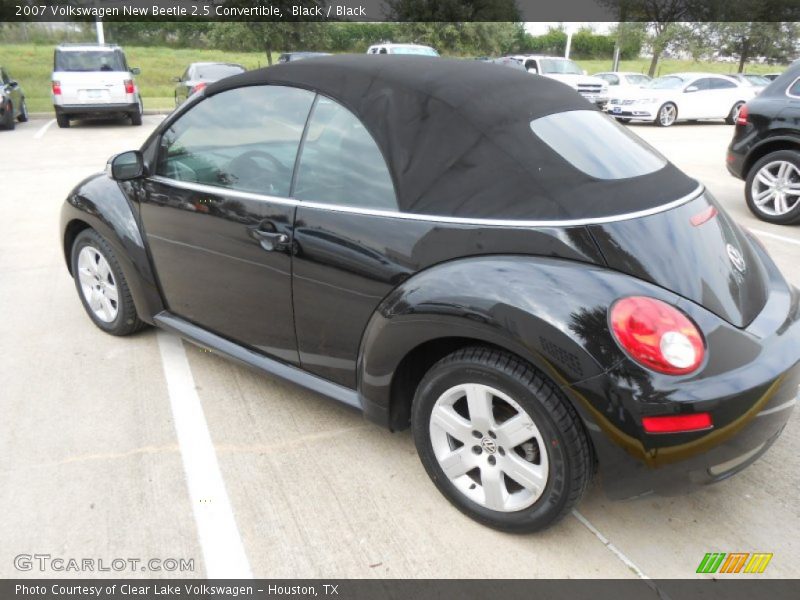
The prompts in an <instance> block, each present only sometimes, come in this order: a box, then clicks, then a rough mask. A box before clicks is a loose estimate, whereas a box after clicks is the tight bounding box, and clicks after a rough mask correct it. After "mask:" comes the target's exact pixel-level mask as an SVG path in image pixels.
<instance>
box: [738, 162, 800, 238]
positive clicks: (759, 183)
mask: <svg viewBox="0 0 800 600" xmlns="http://www.w3.org/2000/svg"><path fill="white" fill-rule="evenodd" d="M744 190H745V198H746V199H747V207H748V208H749V209H750V211H751V212H752V213H753V214H754V215H755V216H757V217H758V218H759V219H761V220H762V221H767V222H769V223H777V224H779V225H789V224H791V223H798V222H800V152H796V151H794V150H778V151H777V152H771V153H770V154H767V155H766V156H763V157H762V158H760V159H759V160H758V161H756V163H755V164H754V165H753V166H752V167H751V168H750V171H749V172H748V173H747V181H746V182H745V188H744Z"/></svg>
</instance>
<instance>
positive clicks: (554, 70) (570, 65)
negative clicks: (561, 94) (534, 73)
mask: <svg viewBox="0 0 800 600" xmlns="http://www.w3.org/2000/svg"><path fill="white" fill-rule="evenodd" d="M539 64H540V65H541V69H542V74H553V75H583V69H581V68H580V67H579V66H578V65H576V64H575V63H574V62H572V61H571V60H569V59H567V58H542V59H539Z"/></svg>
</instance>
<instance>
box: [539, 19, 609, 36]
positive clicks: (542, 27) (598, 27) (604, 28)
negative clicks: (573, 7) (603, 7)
mask: <svg viewBox="0 0 800 600" xmlns="http://www.w3.org/2000/svg"><path fill="white" fill-rule="evenodd" d="M559 25H563V26H564V29H566V30H567V31H569V30H572V31H577V30H578V29H580V28H581V27H590V28H592V29H593V30H594V31H596V32H597V33H607V32H608V30H609V29H611V27H613V26H614V25H616V23H609V22H606V23H603V22H594V23H578V22H569V23H557V22H552V23H535V22H528V23H525V31H527V32H528V33H530V34H531V35H542V34H543V33H547V29H548V28H549V27H553V28H557V27H558V26H559Z"/></svg>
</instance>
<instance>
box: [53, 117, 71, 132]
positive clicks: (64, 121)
mask: <svg viewBox="0 0 800 600" xmlns="http://www.w3.org/2000/svg"><path fill="white" fill-rule="evenodd" d="M56 123H58V126H59V127H61V128H62V129H66V128H67V127H69V117H68V116H67V115H59V114H56Z"/></svg>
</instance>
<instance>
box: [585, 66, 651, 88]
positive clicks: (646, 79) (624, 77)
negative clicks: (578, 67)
mask: <svg viewBox="0 0 800 600" xmlns="http://www.w3.org/2000/svg"><path fill="white" fill-rule="evenodd" d="M593 77H599V78H600V79H602V80H603V81H605V82H606V83H607V84H608V88H609V93H611V92H612V91H613V90H614V89H619V88H627V87H642V86H644V85H647V84H648V83H650V82H651V81H653V78H652V77H650V76H649V75H644V74H642V73H632V72H627V71H608V72H605V73H595V74H594V75H593Z"/></svg>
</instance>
